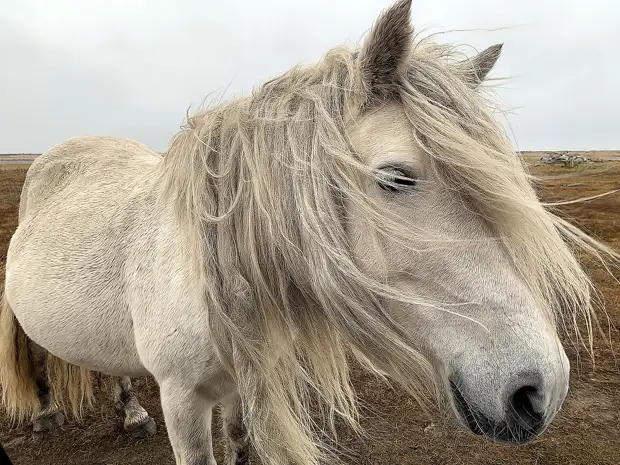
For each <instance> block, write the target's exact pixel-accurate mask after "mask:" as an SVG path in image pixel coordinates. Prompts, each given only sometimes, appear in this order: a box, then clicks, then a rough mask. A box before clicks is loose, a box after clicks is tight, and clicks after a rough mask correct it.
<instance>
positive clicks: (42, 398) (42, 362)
mask: <svg viewBox="0 0 620 465" xmlns="http://www.w3.org/2000/svg"><path fill="white" fill-rule="evenodd" d="M28 344H29V345H30V353H31V354H32V362H33V363H32V368H33V370H34V378H35V382H36V385H37V397H38V398H39V410H38V411H37V412H36V413H35V414H34V418H33V422H32V431H33V432H35V433H42V432H45V431H51V430H53V429H55V428H57V427H58V426H61V425H62V424H63V423H64V421H65V416H64V415H63V414H62V413H61V412H60V411H58V408H57V407H56V403H55V402H54V399H53V398H52V392H51V387H50V380H49V375H48V371H47V351H46V350H45V349H43V348H42V347H40V346H39V345H38V344H36V343H35V342H33V341H31V340H29V341H28Z"/></svg>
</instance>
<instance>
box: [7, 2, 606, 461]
mask: <svg viewBox="0 0 620 465" xmlns="http://www.w3.org/2000/svg"><path fill="white" fill-rule="evenodd" d="M409 14H410V2H409V1H407V0H400V1H399V2H398V3H397V4H396V5H395V6H394V7H392V8H391V9H389V10H388V11H387V12H386V13H385V14H384V15H382V17H381V18H380V19H379V21H378V22H377V24H376V25H375V27H374V28H373V30H372V32H371V34H370V36H369V38H368V39H367V40H366V42H365V44H364V46H363V47H362V49H361V50H360V51H352V50H349V49H335V50H333V51H332V52H330V53H329V54H328V55H326V57H325V58H324V59H323V60H322V61H321V62H320V63H318V64H315V65H312V66H309V67H307V68H305V69H302V68H295V69H293V70H291V71H289V72H287V73H285V74H284V75H282V76H280V77H278V78H276V79H273V80H271V81H269V82H267V83H265V84H264V85H263V86H262V87H261V88H260V89H259V90H257V91H256V92H255V93H253V95H252V96H250V97H246V98H243V99H237V100H235V101H232V102H229V103H225V104H221V105H219V106H217V107H215V108H212V109H209V110H207V111H205V112H204V113H201V114H199V115H197V116H195V117H193V118H190V120H189V121H188V126H187V127H186V128H185V129H184V130H183V131H182V132H181V133H179V134H178V135H177V136H176V137H175V138H174V140H173V141H172V143H171V145H170V148H169V150H168V153H166V154H165V156H164V157H160V156H159V155H158V154H156V153H155V152H153V151H152V150H150V149H148V148H147V147H145V146H144V145H142V144H139V143H137V142H133V141H128V140H124V139H114V138H93V137H81V138H74V139H71V140H69V141H67V142H64V143H62V144H59V145H58V146H56V147H55V148H53V149H52V150H50V151H49V152H48V153H46V154H45V155H43V156H41V157H40V158H39V159H37V160H36V161H35V162H34V164H33V165H32V168H31V169H30V171H29V174H28V176H27V179H26V182H25V185H24V189H23V193H22V203H21V206H20V222H19V227H18V230H17V231H16V233H15V235H14V236H13V238H12V240H11V244H10V249H9V254H8V258H7V272H6V285H5V300H4V303H3V309H2V312H1V314H0V317H1V320H0V332H1V333H2V334H0V335H1V336H2V337H1V338H0V342H1V344H0V384H2V387H3V391H2V400H3V403H4V404H5V405H6V406H7V407H8V408H9V410H10V412H11V413H13V414H15V415H17V416H22V417H23V416H24V415H26V414H28V413H32V414H34V419H35V428H37V427H42V426H45V425H47V423H46V422H48V423H49V422H52V420H53V422H55V423H58V422H59V420H58V415H57V411H56V410H55V408H56V406H55V402H54V400H53V399H52V394H53V392H54V387H55V386H56V387H58V386H59V385H61V384H62V385H63V386H68V387H69V388H70V389H73V391H75V392H72V393H71V396H70V397H71V399H72V404H75V402H73V401H74V400H76V399H77V400H79V399H80V398H82V399H83V398H85V397H86V398H87V397H88V393H89V385H88V381H87V376H86V373H85V372H84V371H85V370H87V369H90V370H95V371H99V372H103V373H107V374H111V375H114V376H117V377H121V378H120V380H119V382H118V383H119V384H118V389H119V390H120V394H118V403H119V405H122V406H123V408H124V409H125V412H126V415H127V418H126V425H127V424H129V425H133V426H137V427H138V430H139V431H142V432H145V433H150V432H152V420H151V421H150V422H149V419H148V415H147V414H146V412H145V411H144V409H142V408H141V407H140V406H139V404H138V403H137V401H136V400H135V398H134V397H133V394H132V392H131V387H130V383H129V380H128V378H127V376H138V375H144V374H151V375H153V376H154V377H155V379H156V381H157V383H158V385H159V388H160V394H161V402H162V408H163V412H164V416H165V421H166V426H167V429H168V435H169V437H170V441H171V443H172V448H173V451H174V454H175V458H176V462H177V464H178V465H214V464H215V459H214V457H213V451H212V445H211V414H212V409H213V407H214V406H215V405H216V404H218V403H222V405H223V410H222V412H223V419H224V424H225V432H226V435H227V445H228V455H229V460H230V463H231V464H235V465H245V464H246V463H247V460H248V445H249V440H250V439H251V441H252V444H253V445H254V448H255V450H256V452H257V454H258V455H259V457H260V458H261V459H262V460H263V461H264V462H265V463H269V464H270V465H285V464H288V463H291V462H294V463H297V464H300V465H318V463H321V461H324V460H325V459H326V457H327V455H326V454H325V453H324V447H323V440H322V438H323V433H324V431H323V430H322V429H321V428H317V425H316V423H315V420H314V419H313V418H312V417H311V415H310V413H309V412H310V411H311V409H312V402H313V401H314V400H316V399H315V398H314V397H313V394H315V393H316V394H318V401H319V402H320V403H321V404H322V405H324V406H325V407H326V409H325V410H324V411H323V412H324V413H325V417H324V418H325V419H329V420H327V421H328V422H329V424H328V428H329V427H331V428H332V429H333V428H334V423H333V417H334V415H335V414H336V413H338V414H339V415H340V416H341V417H342V418H344V420H346V421H347V422H348V424H350V425H351V426H353V427H354V428H355V427H357V426H358V423H357V399H356V397H355V394H354V392H353V390H352V388H351V385H350V379H349V362H348V354H349V349H351V350H352V351H353V353H354V354H356V355H358V358H359V359H360V361H361V362H362V363H363V364H364V365H365V366H366V367H367V368H369V369H371V370H375V371H377V372H380V373H382V374H387V375H389V376H390V377H392V378H394V379H395V380H397V381H398V382H399V383H401V384H402V385H403V386H404V387H405V388H406V389H408V390H409V391H410V392H411V393H412V394H413V395H415V396H417V397H418V399H420V400H424V399H423V397H422V394H424V391H425V390H426V391H428V390H431V391H432V392H433V394H439V391H441V392H443V393H444V395H446V396H447V397H448V402H449V404H450V406H451V408H452V409H453V411H454V413H455V415H456V417H457V418H458V419H459V420H460V421H461V422H462V423H463V424H464V425H465V426H467V427H468V428H469V429H470V430H471V431H472V432H474V433H476V434H482V435H485V436H487V437H489V438H491V439H494V440H497V441H501V442H508V443H523V442H527V441H530V440H532V439H533V438H535V437H536V436H537V435H539V434H540V433H542V431H544V429H545V428H546V427H547V426H548V425H549V423H550V422H551V420H552V419H553V418H554V416H555V415H556V413H557V412H558V410H559V408H560V406H561V404H562V402H563V400H564V398H565V396H566V393H567V389H568V368H569V367H568V360H567V358H566V355H565V353H564V351H563V349H562V347H561V344H560V341H559V338H558V335H557V331H556V327H557V320H558V317H561V318H566V317H565V316H564V315H563V314H562V312H563V311H564V312H568V313H569V315H568V320H569V321H572V322H574V321H575V318H576V315H577V314H578V313H579V312H582V313H583V314H585V316H586V322H587V323H588V324H590V323H591V321H592V320H591V318H592V317H593V313H592V312H593V309H592V306H591V303H590V294H589V291H590V287H591V283H590V281H589V279H588V277H587V275H585V273H584V272H583V270H582V269H581V267H580V266H579V264H578V262H577V261H576V259H575V256H574V255H573V254H572V252H571V250H570V249H569V248H568V247H567V245H566V244H565V242H564V240H565V239H567V240H569V241H572V242H573V243H574V244H576V245H577V246H580V247H581V248H582V249H584V250H585V251H586V252H589V253H592V254H594V255H597V256H601V254H602V255H606V256H608V257H612V258H614V259H617V258H618V256H617V254H615V252H613V251H611V250H610V249H608V248H606V247H605V246H603V245H601V244H599V243H597V242H596V241H594V240H593V239H591V238H589V237H588V236H587V235H585V234H584V233H582V232H581V231H579V230H578V229H576V228H574V227H572V226H570V225H569V224H568V223H566V222H564V221H562V220H561V219H559V218H557V217H555V216H554V215H552V214H551V213H550V212H548V211H547V210H545V208H544V207H543V205H541V203H540V202H539V201H538V199H537V198H536V195H535V193H534V191H533V189H532V186H531V185H530V183H529V180H528V177H527V175H526V174H525V172H524V169H523V166H522V165H521V163H520V161H519V160H518V159H517V157H516V155H515V154H514V152H513V151H512V149H511V147H510V144H509V142H508V141H507V140H506V138H505V137H504V135H503V133H502V132H501V130H500V128H499V125H498V123H497V122H496V121H495V120H494V119H493V118H492V117H491V116H490V114H489V111H488V108H487V106H488V105H487V101H486V100H485V99H484V98H482V97H480V91H481V90H480V89H479V86H480V84H481V83H482V80H483V79H484V78H485V76H486V75H487V73H488V72H489V71H490V70H491V68H492V67H493V65H494V63H495V61H496V60H497V58H498V56H499V51H500V48H501V47H497V46H494V47H490V48H489V49H487V50H485V51H483V52H481V53H479V54H478V55H477V56H476V57H474V58H472V59H466V60H464V61H463V60H462V61H456V60H453V59H452V60H447V58H451V57H452V54H453V53H454V52H453V50H452V49H451V48H449V47H445V48H442V47H440V46H437V45H434V44H431V45H422V46H420V45H418V46H416V47H413V45H412V43H413V39H412V35H413V31H412V26H411V24H410V19H409ZM26 336H27V337H26ZM45 354H48V355H47V359H46V356H45ZM45 360H47V361H45ZM44 363H46V364H47V365H49V367H57V368H55V369H48V370H47V371H46V370H45V369H43V368H44V365H43V364H44ZM75 367H81V368H79V369H75ZM76 370H77V371H76ZM47 373H49V376H48V375H47ZM57 374H58V375H59V376H60V378H61V381H57V380H55V375H57ZM67 379H69V382H67ZM37 422H38V423H37Z"/></svg>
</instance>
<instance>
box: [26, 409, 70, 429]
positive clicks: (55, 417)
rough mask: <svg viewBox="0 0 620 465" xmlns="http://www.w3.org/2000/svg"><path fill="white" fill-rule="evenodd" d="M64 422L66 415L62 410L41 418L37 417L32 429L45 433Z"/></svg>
mask: <svg viewBox="0 0 620 465" xmlns="http://www.w3.org/2000/svg"><path fill="white" fill-rule="evenodd" d="M64 422H65V416H64V415H63V414H62V413H60V412H54V413H51V414H49V415H45V416H43V417H41V418H37V419H36V420H35V421H34V422H33V423H32V431H33V432H34V433H45V432H47V431H52V430H54V429H56V428H58V427H59V426H62V424H63V423H64Z"/></svg>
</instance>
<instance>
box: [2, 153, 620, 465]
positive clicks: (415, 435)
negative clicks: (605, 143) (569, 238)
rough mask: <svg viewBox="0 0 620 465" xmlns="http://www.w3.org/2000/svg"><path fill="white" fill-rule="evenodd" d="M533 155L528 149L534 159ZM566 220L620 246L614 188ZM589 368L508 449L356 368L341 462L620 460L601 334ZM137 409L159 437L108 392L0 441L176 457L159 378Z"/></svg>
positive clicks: (576, 190) (21, 455) (15, 448)
mask: <svg viewBox="0 0 620 465" xmlns="http://www.w3.org/2000/svg"><path fill="white" fill-rule="evenodd" d="M536 158H538V157H531V158H529V157H528V159H530V160H531V161H532V162H533V161H534V160H535V159H536ZM533 171H534V173H535V174H539V175H541V176H543V177H544V178H545V180H544V181H543V182H542V183H541V184H540V187H539V188H540V192H541V194H542V195H543V197H544V198H545V200H547V201H559V200H568V199H575V198H579V197H587V196H591V195H596V194H599V193H602V192H605V191H608V190H612V189H617V188H620V163H614V162H609V161H605V162H601V163H595V164H592V165H587V166H583V167H578V168H576V169H572V170H571V169H566V168H561V167H558V166H535V167H534V168H533ZM25 173H26V171H25V169H24V168H23V167H15V166H14V165H12V166H11V165H10V167H9V169H5V167H0V186H2V187H1V188H0V278H1V279H2V280H3V278H4V264H5V260H6V248H7V245H8V241H9V239H10V236H11V234H12V232H13V230H14V229H15V226H16V222H17V206H18V200H19V194H20V191H21V185H22V183H23V180H24V176H25ZM560 210H561V211H562V212H563V213H564V214H565V215H566V216H567V217H568V218H572V219H573V220H574V221H575V222H576V223H577V224H579V225H580V226H581V227H583V228H585V229H586V230H587V231H588V232H590V233H592V234H594V235H595V236H596V237H597V238H599V239H602V240H604V241H605V242H607V243H608V244H610V245H612V246H613V247H615V248H616V249H620V193H619V194H615V195H611V196H607V197H603V198H600V199H596V200H592V201H589V202H585V203H582V204H575V205H566V206H563V207H561V209H560ZM588 268H589V270H590V272H591V274H592V275H593V277H594V278H595V280H596V282H597V284H598V286H599V288H600V290H601V293H602V295H603V298H604V299H605V303H606V306H607V311H608V313H609V317H610V322H611V324H612V325H614V326H615V327H620V285H619V284H618V283H617V282H614V281H613V280H612V279H611V278H610V277H609V276H608V275H606V274H605V272H604V270H602V268H601V267H600V266H598V265H595V264H592V263H589V264H588ZM611 338H612V342H613V345H614V347H620V332H618V331H617V330H615V329H612V330H611ZM595 347H596V350H597V355H596V360H595V362H596V368H595V369H594V370H593V366H592V364H591V363H590V362H589V360H587V358H586V357H582V360H581V363H578V361H577V357H576V354H575V353H574V351H572V350H571V349H570V348H569V350H568V352H569V357H570V358H571V363H572V367H573V368H572V376H571V391H570V393H569V396H568V399H567V401H566V404H565V407H564V409H563V410H562V412H560V414H559V416H558V418H557V419H556V421H555V422H554V424H553V425H552V426H551V427H550V429H549V430H548V431H547V433H546V434H545V435H544V436H543V437H542V438H540V439H539V440H537V441H535V442H534V443H533V444H530V445H527V446H521V447H508V446H499V445H496V444H492V443H490V442H488V441H486V440H484V439H480V438H476V437H472V436H471V435H470V434H468V433H467V432H464V431H463V430H462V429H460V428H455V427H454V425H453V423H452V421H450V420H446V419H440V418H434V419H433V420H434V422H435V423H436V425H435V424H432V423H431V419H429V418H427V417H426V416H425V415H424V414H422V412H421V411H420V409H419V408H417V407H416V405H415V404H414V403H413V401H412V400H411V399H410V398H409V397H408V396H407V395H406V394H405V393H403V392H401V391H400V390H391V389H389V388H387V387H386V386H385V385H384V384H382V383H381V382H380V381H379V380H377V379H375V378H374V377H372V376H370V375H368V374H366V373H361V372H355V373H354V379H355V383H354V384H355V386H356V388H357V390H358V392H359V394H360V396H361V398H362V401H363V402H364V404H365V405H367V406H368V407H369V410H368V411H367V412H366V418H365V420H364V421H363V425H364V427H365V428H366V429H367V431H368V433H369V435H370V438H369V439H366V440H362V439H358V438H355V437H354V436H353V435H352V434H350V433H349V432H348V431H346V430H344V431H342V433H341V435H340V436H339V438H338V439H339V443H340V444H341V446H342V448H343V449H347V450H348V451H349V452H350V453H351V458H350V459H346V460H345V462H346V463H351V464H363V465H366V464H368V465H370V464H372V465H387V464H390V465H394V464H396V465H408V464H438V465H453V464H454V465H456V464H462V465H473V464H476V465H491V464H493V465H497V464H531V465H534V464H540V465H554V464H557V465H560V464H562V465H573V464H575V465H576V464H584V465H585V464H588V465H618V464H620V371H619V370H618V364H617V363H616V359H615V357H614V355H613V352H612V350H611V348H610V347H609V345H606V344H605V343H604V342H603V341H602V340H601V339H600V338H598V339H597V341H596V344H595ZM135 384H136V391H137V394H138V396H139V398H140V401H141V402H142V403H143V405H144V407H145V408H146V409H147V410H148V411H149V412H150V413H151V415H152V416H153V417H154V418H155V421H156V422H157V423H158V426H159V431H158V433H157V435H156V436H155V437H154V438H152V439H148V440H145V441H134V440H131V439H130V438H128V437H127V436H126V435H125V434H124V433H123V431H122V427H121V424H122V423H121V421H120V420H119V419H118V418H117V417H116V416H115V413H114V409H113V406H112V404H111V403H110V402H109V400H104V401H102V402H101V403H100V404H99V407H98V408H97V409H96V411H95V413H94V414H91V415H89V416H88V417H87V418H85V419H84V421H83V422H82V423H79V424H78V423H73V422H72V423H70V424H68V425H65V426H64V427H63V428H62V429H61V430H60V431H57V432H54V433H51V434H49V435H46V436H43V437H37V438H33V437H32V435H31V432H30V429H29V428H27V427H23V428H20V429H14V430H10V429H9V428H8V426H7V422H6V418H5V417H4V413H0V423H1V424H2V425H3V426H1V427H0V441H1V442H2V443H3V444H4V445H5V447H6V449H7V451H8V453H9V455H10V456H11V458H12V460H13V461H14V463H15V464H16V465H20V464H28V465H43V464H60V463H62V464H67V465H84V464H127V463H132V464H138V465H140V464H149V465H150V464H158V465H159V464H162V465H164V464H174V458H173V455H172V450H171V448H170V445H169V443H168V440H167V437H166V431H165V427H164V425H163V418H162V414H161V408H160V406H159V398H158V392H157V386H156V384H155V383H154V382H153V381H152V380H148V379H142V380H137V381H136V383H135ZM215 446H216V447H215V448H216V457H218V458H220V460H221V458H222V457H223V455H222V452H223V449H222V440H221V437H220V436H219V434H218V435H217V437H216V439H215Z"/></svg>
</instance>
